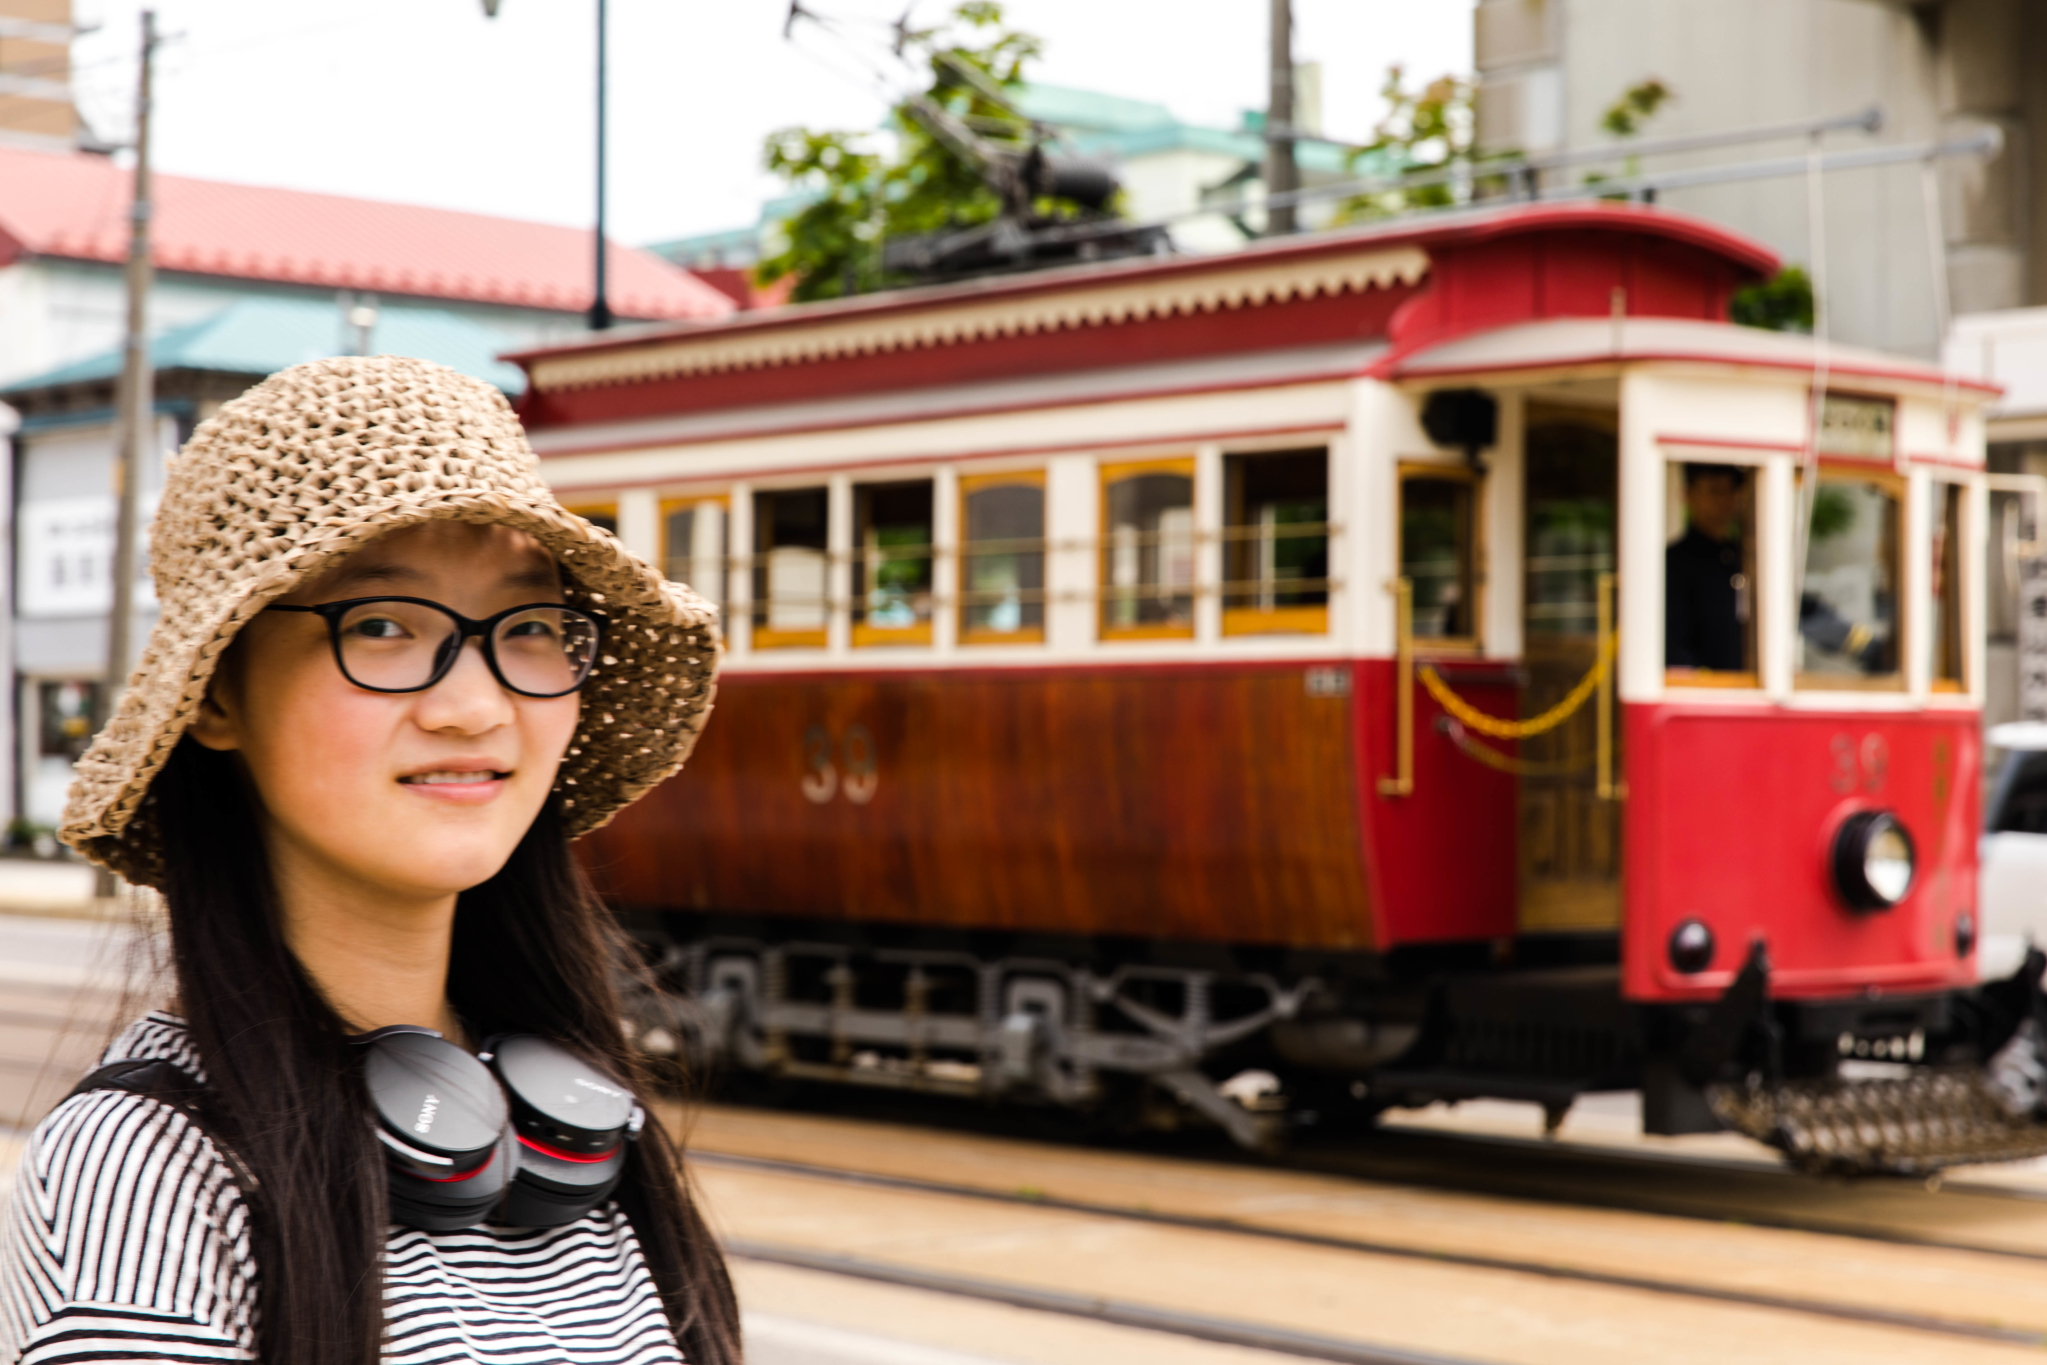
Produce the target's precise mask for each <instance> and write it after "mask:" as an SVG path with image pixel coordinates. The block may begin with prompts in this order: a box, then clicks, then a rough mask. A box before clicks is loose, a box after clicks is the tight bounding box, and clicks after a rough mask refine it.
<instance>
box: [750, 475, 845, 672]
mask: <svg viewBox="0 0 2047 1365" xmlns="http://www.w3.org/2000/svg"><path fill="white" fill-rule="evenodd" d="M792 493H821V494H823V495H824V506H825V543H824V546H823V547H822V548H821V549H820V550H819V551H818V553H819V554H821V555H822V556H823V557H824V572H825V577H824V597H823V599H822V603H821V606H822V610H823V614H824V623H823V624H822V625H819V626H816V627H814V628H808V627H806V628H794V627H776V626H770V625H768V624H767V613H768V612H769V611H771V610H773V608H774V597H773V595H772V594H769V593H766V592H764V591H762V589H763V588H764V587H766V584H767V573H768V556H769V555H770V554H771V553H773V551H774V550H775V549H776V548H777V547H775V546H773V545H769V546H768V547H767V548H766V549H762V548H761V535H762V533H763V530H764V528H768V527H771V526H772V525H773V522H772V520H771V519H767V518H763V517H762V516H761V502H762V500H763V499H773V498H778V497H785V496H787V495H789V494H792ZM747 497H748V499H749V500H750V504H751V505H750V506H749V507H748V509H747V510H748V512H749V513H750V516H749V521H750V523H751V526H750V530H751V534H752V543H751V544H750V545H749V546H748V547H747V554H746V573H747V589H748V592H747V602H746V621H747V648H748V649H749V650H781V649H819V650H821V649H826V648H828V647H829V646H830V644H831V633H832V616H833V613H834V611H835V610H836V604H835V603H834V602H833V601H832V558H833V556H832V547H831V525H832V486H831V484H829V483H791V484H783V485H770V486H767V487H761V486H758V485H756V486H754V487H752V488H749V489H748V490H747ZM805 548H807V547H805ZM755 575H759V579H758V581H756V578H755Z"/></svg>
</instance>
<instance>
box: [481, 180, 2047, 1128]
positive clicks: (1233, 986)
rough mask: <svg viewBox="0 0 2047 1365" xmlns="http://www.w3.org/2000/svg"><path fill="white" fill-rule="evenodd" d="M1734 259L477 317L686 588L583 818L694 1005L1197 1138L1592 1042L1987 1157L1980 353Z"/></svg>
mask: <svg viewBox="0 0 2047 1365" xmlns="http://www.w3.org/2000/svg"><path fill="white" fill-rule="evenodd" d="M1774 267H1775V261H1774V260H1773V259H1772V257H1771V256H1770V254H1769V253H1768V252H1767V251H1765V250H1764V249H1762V248H1760V247H1758V246H1757V245H1755V244H1754V243H1751V242H1748V241H1746V240H1743V239H1740V238H1737V237H1735V236H1733V235H1731V234H1729V233H1727V232H1725V231H1723V230H1721V229H1719V228H1717V227H1714V226H1711V225H1709V224H1706V223H1703V222H1699V221H1696V220H1691V219H1688V218H1685V217H1682V216H1678V215H1674V214H1668V213H1663V212H1659V211H1655V210H1651V209H1645V208H1636V207H1629V206H1619V205H1610V204H1596V205H1584V206H1569V207H1532V206H1523V207H1514V208H1499V209H1492V210H1484V211H1473V212H1467V213H1458V214H1453V215H1445V216H1441V217H1437V218H1432V219H1427V220H1422V221H1420V222H1418V223H1401V224H1395V225H1390V226H1380V227H1375V228H1370V229H1363V230H1358V231H1353V232H1341V233H1328V234H1319V235H1316V236H1312V237H1304V238H1298V239H1292V240H1286V241H1280V242H1274V243H1264V244H1260V245H1257V246H1254V247H1252V248H1250V249H1247V250H1246V251H1244V252H1241V253H1238V254H1235V255H1230V256H1223V257H1208V258H1198V259H1167V260H1155V261H1143V262H1136V263H1131V262H1118V263H1113V264H1105V265H1100V266H1094V267H1081V268H1073V269H1062V270H1056V271H1046V272H1042V273H1038V274H1032V275H1024V276H1016V277H1009V278H1000V279H992V280H982V281H977V282H973V283H968V284H961V285H952V286H944V287H938V288H932V289H920V290H908V291H903V292H899V293H893V294H885V295H879V296H873V297H868V298H861V299H855V300H850V301H846V302H841V303H834V304H824V305H812V306H804V307H795V308H787V309H781V310H776V311H772V312H768V313H761V314H752V315H741V316H739V317H737V318H734V319H730V320H726V321H722V322H718V323H712V324H704V325H685V326H681V327H666V328H661V329H658V330H650V331H639V332H632V333H623V334H618V335H614V336H607V337H605V338H603V339H599V340H595V341H592V342H589V343H585V344H580V345H575V346H570V347H564V348H558V349H553V350H548V351H542V352H533V353H529V354H526V355H523V356H520V357H518V358H519V359H520V361H521V363H523V364H524V365H525V367H526V369H527V371H528V373H529V375H530V378H531V387H530V390H529V392H528V394H527V397H526V399H525V400H524V405H523V409H522V411H523V415H524V417H525V420H526V422H527V424H528V427H529V429H530V431H531V432H532V435H533V439H534V443H535V447H536V449H537V450H538V451H539V452H540V453H541V455H542V459H543V465H544V468H545V470H546V473H547V475H548V477H549V478H550V480H551V481H552V482H553V483H554V484H555V486H556V487H557V488H558V489H559V490H560V491H561V493H562V496H563V497H564V500H565V501H567V502H568V503H569V504H570V505H571V506H572V507H576V508H578V509H579V510H583V511H585V512H586V513H587V514H589V515H592V516H593V517H609V518H611V519H612V524H614V525H615V526H616V527H617V531H618V534H619V535H620V536H621V538H622V539H623V540H624V541H625V542H626V543H627V544H628V545H629V546H631V547H633V548H636V549H638V550H640V551H641V552H643V553H645V554H647V555H648V556H649V557H653V558H657V559H659V560H662V561H664V562H665V563H666V564H667V565H668V566H669V572H670V573H671V575H672V576H675V577H678V578H683V579H686V580H688V581H690V582H692V583H693V584H694V585H695V586H697V587H698V588H699V590H701V591H705V592H707V593H709V594H710V595H712V596H713V597H715V598H717V599H718V600H719V601H720V602H721V603H722V604H723V606H724V608H725V613H726V640H727V656H726V663H725V666H724V670H723V674H722V682H721V691H720V695H719V701H718V712H717V716H716V719H715V721H714V723H713V724H712V725H711V726H710V727H709V729H708V731H707V733H706V736H705V738H704V740H703V741H702V744H701V746H700V748H699V750H698V752H697V753H696V755H695V756H694V757H693V758H692V760H691V762H690V765H689V767H688V768H687V769H686V770H685V771H684V772H683V773H682V774H681V775H680V776H679V777H677V778H675V779H673V780H672V781H670V782H669V783H667V784H666V785H665V786H663V787H662V788H660V789H659V790H657V791H656V792H655V793H653V794H652V795H651V796H649V797H648V798H647V799H646V800H644V801H643V802H641V803H640V805H639V806H637V807H636V808H635V809H634V810H633V811H631V812H629V813H628V814H627V815H626V816H624V817H622V818H621V819H620V820H619V821H618V822H616V823H615V824H614V825H613V826H611V827H610V828H608V829H606V830H604V831H602V832H601V833H600V834H599V835H597V836H595V837H593V839H592V840H590V841H589V842H590V858H589V863H590V866H591V869H592V871H593V872H594V874H595V875H596V876H597V878H598V880H599V883H600V885H601V886H602V887H603V888H604V890H605V891H606V893H607V894H608V895H609V896H610V897H611V898H612V899H613V901H614V902H615V903H616V904H617V905H618V906H619V907H620V908H621V911H622V912H623V913H625V914H626V915H627V916H628V917H629V919H630V921H631V922H632V923H633V924H634V926H635V927H636V928H637V930H638V931H639V932H640V933H641V934H642V936H643V938H644V940H645V941H646V942H647V943H648V945H649V947H650V951H652V952H653V953H655V955H656V956H657V958H658V960H659V962H660V964H661V966H662V969H663V971H664V972H665V974H666V980H667V981H668V983H669V984H670V985H671V986H672V987H673V989H674V990H675V991H676V992H677V994H678V995H679V996H681V997H683V998H684V999H686V1000H687V1001H688V1002H689V1011H688V1018H689V1020H690V1023H689V1026H688V1028H687V1029H686V1030H685V1031H686V1032H687V1033H688V1034H689V1038H688V1039H686V1040H685V1041H686V1042H688V1043H689V1045H691V1046H693V1047H696V1048H700V1049H702V1050H704V1051H706V1052H711V1053H716V1054H719V1055H722V1056H724V1057H726V1058H728V1059H730V1060H731V1061H733V1062H734V1063H736V1064H738V1065H741V1066H746V1067H755V1068H761V1069H766V1070H772V1071H777V1072H780V1073H783V1074H789V1075H798V1076H809V1077H820V1078H830V1079H837V1080H844V1081H849V1082H856V1083H869V1084H882V1085H898V1086H905V1087H915V1088H923V1089H932V1090H949V1091H958V1092H962V1093H972V1094H981V1095H997V1094H1012V1095H1016V1096H1019V1097H1024V1098H1029V1099H1034V1100H1038V1101H1049V1102H1056V1103H1062V1104H1069V1105H1075V1106H1080V1107H1092V1108H1097V1109H1102V1110H1104V1111H1115V1112H1120V1113H1126V1114H1127V1113H1134V1112H1139V1111H1142V1110H1144V1109H1146V1108H1147V1107H1149V1108H1151V1109H1152V1110H1156V1109H1157V1108H1158V1107H1159V1106H1160V1105H1161V1104H1164V1105H1167V1106H1170V1105H1174V1104H1177V1105H1184V1106H1190V1107H1191V1108H1192V1109H1194V1110H1196V1111H1199V1112H1201V1113H1203V1114H1205V1115H1206V1116H1207V1117H1209V1118H1211V1119H1213V1120H1215V1121H1217V1122H1219V1123H1221V1124H1223V1125H1224V1126H1225V1127H1227V1128H1229V1129H1230V1130H1231V1131H1232V1132H1233V1133H1234V1134H1236V1135H1237V1136H1238V1137H1239V1138H1241V1139H1243V1140H1245V1141H1262V1140H1265V1139H1266V1138H1268V1137H1270V1136H1271V1135H1272V1134H1273V1133H1274V1132H1275V1131H1276V1130H1277V1128H1278V1126H1279V1125H1281V1124H1282V1123H1283V1122H1284V1118H1285V1111H1286V1109H1287V1107H1288V1106H1289V1105H1291V1106H1292V1107H1293V1108H1294V1109H1295V1110H1296V1111H1298V1110H1300V1109H1303V1108H1309V1107H1312V1108H1314V1109H1315V1110H1317V1111H1318V1112H1322V1113H1325V1114H1326V1113H1328V1112H1330V1111H1331V1110H1332V1109H1333V1108H1340V1107H1342V1106H1344V1105H1346V1104H1354V1105H1356V1106H1360V1107H1362V1108H1364V1109H1365V1110H1367V1111H1369V1110H1373V1109H1376V1108H1378V1107H1382V1106H1385V1105H1389V1104H1409V1103H1418V1102H1423V1101H1426V1100H1430V1099H1435V1098H1458V1097H1466V1096H1481V1095H1492V1096H1504V1097H1510V1098H1525V1099H1533V1100H1536V1101H1538V1102H1541V1103H1543V1104H1544V1105H1545V1106H1547V1107H1548V1108H1549V1109H1550V1111H1551V1112H1552V1113H1553V1114H1561V1113H1562V1111H1563V1110H1564V1109H1565V1108H1566V1107H1568V1105H1569V1104H1570V1102H1571V1101H1572V1100H1573V1099H1574V1098H1575V1097H1576V1096H1577V1095H1579V1094H1582V1093H1585V1092H1587V1091H1590V1090H1599V1089H1612V1088H1625V1087H1632V1086H1637V1085H1640V1086H1643V1087H1644V1089H1645V1095H1646V1097H1647V1098H1646V1109H1645V1115H1646V1119H1647V1122H1648V1125H1649V1127H1650V1128H1651V1130H1652V1131H1661V1132H1678V1131H1690V1130H1694V1129H1697V1128H1700V1127H1705V1126H1711V1125H1713V1124H1715V1123H1717V1122H1734V1123H1736V1124H1738V1125H1741V1126H1744V1127H1747V1128H1749V1129H1750V1130H1751V1131H1754V1132H1756V1133H1757V1135H1759V1136H1764V1137H1770V1138H1773V1139H1774V1140H1777V1141H1779V1142H1780V1144H1781V1145H1784V1146H1786V1147H1787V1148H1790V1149H1792V1150H1793V1152H1794V1154H1795V1155H1799V1156H1800V1157H1801V1158H1802V1159H1806V1160H1809V1161H1815V1162H1825V1161H1834V1162H1836V1163H1841V1164H1857V1163H1863V1164H1891V1165H1906V1166H1910V1165H1938V1164H1940V1163H1941V1162H1943V1161H1947V1160H1953V1159H1957V1158H1958V1157H1960V1156H1964V1155H1970V1154H1976V1155H1982V1154H1994V1153H1997V1152H2005V1151H2011V1152H2016V1151H2019V1150H2032V1149H2033V1147H2032V1146H2029V1145H2028V1144H2032V1143H2033V1142H2034V1138H2033V1131H2034V1130H2033V1129H2032V1128H2031V1127H2030V1117H2029V1115H2028V1114H2027V1113H2026V1112H2025V1110H2026V1107H2027V1104H2028V1103H2029V1101H2028V1100H2027V1099H2026V1096H2025V1094H2024V1093H2023V1087H2019V1088H2017V1089H2015V1088H2014V1085H2012V1084H2007V1085H2005V1086H2003V1088H2001V1089H2000V1088H1999V1086H1998V1085H1996V1084H1993V1083H1991V1082H1990V1081H1988V1080H1986V1079H1985V1077H1987V1076H1988V1075H1989V1073H1988V1072H1986V1071H1985V1070H1984V1069H1983V1067H1984V1064H1985V1063H1986V1062H1988V1061H1989V1060H1990V1059H1991V1057H1992V1055H1993V1054H1997V1053H1998V1052H1999V1049H2000V1048H2002V1049H2004V1052H2003V1054H2002V1056H2003V1059H2004V1060H2005V1061H2006V1062H2009V1061H2010V1060H2011V1059H2012V1057H2013V1055H2014V1054H2013V1052H2012V1048H2013V1047H2014V1046H2023V1045H2025V1039H2026V1038H2030V1037H2031V1034H2030V1033H2026V1034H2024V1035H2023V1037H2021V1040H2020V1044H2016V1045H2014V1044H2012V1043H2011V1041H2010V1040H2011V1039H2012V1038H2013V1037H2014V1036H2017V1033H2018V1025H2019V1022H2020V1020H2021V1018H2022V1017H2025V1016H2026V1014H2027V1012H2028V1011H2030V1010H2033V1009H2034V996H2035V995H2036V994H2037V992H2036V990H2033V989H2032V988H2030V987H2029V986H2028V985H2027V980H2026V979H2025V978H2024V977H2023V975H2022V978H2020V979H2015V980H2014V981H2013V982H2011V983H2005V984H2004V985H2002V986H1994V987H1982V988H1979V987H1978V986H1977V983H1976V979H1975V976H1976V973H1975V964H1974V950H1975V936H1976V927H1975V926H1976V922H1977V918H1976V917H1977V915H1978V907H1977V903H1976V864H1975V857H1976V851H1975V841H1976V832H1977V829H1978V826H1979V820H1978V803H1979V789H1980V785H1981V777H1980V773H1981V757H1980V755H1981V745H1980V740H1979V708H1980V699H1981V696H1982V692H1983V686H1984V684H1983V677H1982V672H1983V650H1982V645H1981V641H1982V638H1983V628H1982V622H1983V612H1984V606H1983V588H1982V583H1981V574H1980V572H1979V567H1980V565H1981V563H1982V561H1983V554H1982V541H1983V537H1984V530H1983V527H1984V524H1985V506H1986V494H1985V491H1984V482H1983V476H1982V468H1983V440H1982V426H1981V420H1980V416H1979V409H1980V407H1981V405H1982V403H1983V402H1984V400H1985V399H1986V397H1987V396H1988V394H1987V391H1986V390H1985V389H1984V388H1982V387H1981V386H1978V385H1975V384H1973V383H1970V382H1968V381H1964V380H1959V379H1957V378H1955V377H1954V376H1952V375H1948V374H1944V373H1942V372H1941V371H1939V370H1938V369H1935V368H1932V367H1929V366H1926V365H1923V364H1920V363H1918V362H1915V361H1910V360H1902V359H1897V358H1893V357H1888V356H1881V355H1876V354H1871V353H1866V352H1860V351H1854V350H1851V349H1848V348H1844V347H1829V346H1825V345H1822V344H1819V343H1816V342H1815V341H1814V340H1813V339H1811V338H1808V337H1802V336H1789V335H1782V334H1775V333H1766V332H1759V331H1754V330H1749V329H1744V328H1739V327H1735V326H1732V325H1730V324H1729V323H1728V322H1727V321H1726V317H1727V310H1728V302H1729V298H1730V295H1731V293H1732V291H1733V290H1734V289H1736V288H1737V287H1739V286H1740V285H1741V284H1743V283H1745V282H1748V281H1752V280H1755V279H1758V278H1761V277H1763V276H1765V275H1767V274H1768V273H1769V272H1770V271H1772V270H1773V269H1774ZM2029 965H2030V966H2031V968H2032V972H2031V978H2030V980H2032V981H2037V978H2038V974H2039V973H2038V965H2039V964H2037V963H2033V964H2029ZM654 1041H655V1042H657V1043H660V1044H663V1045H672V1044H673V1040H672V1039H669V1038H666V1037H662V1038H656V1039H655V1040H654ZM1844 1065H1846V1066H1847V1068H1848V1074H1846V1075H1844V1072H1843V1066H1844ZM1872 1065H1874V1066H1878V1067H1879V1068H1881V1067H1888V1068H1890V1069H1891V1070H1892V1071H1894V1072H1896V1073H1897V1074H1893V1075H1887V1076H1882V1077H1867V1076H1858V1075H1856V1074H1855V1073H1856V1072H1857V1069H1858V1068H1861V1069H1863V1070H1867V1069H1868V1067H1869V1066H1872ZM2006 1069H2007V1070H2009V1067H2007V1068H2006ZM1247 1076H1260V1077H1263V1076H1269V1077H1271V1078H1272V1079H1273V1080H1275V1081H1276V1082H1277V1084H1278V1090H1277V1092H1276V1093H1274V1092H1272V1090H1271V1086H1270V1084H1261V1085H1254V1084H1251V1083H1249V1082H1248V1081H1247V1080H1246V1077H1247ZM1232 1077H1235V1078H1237V1079H1236V1082H1235V1083H1234V1084H1232V1083H1231V1082H1230V1078H1232ZM1709 1096H1710V1097H1711V1098H1712V1100H1713V1105H1714V1110H1715V1112H1708V1104H1707V1101H1708V1098H1709ZM1958 1096H1959V1098H1957V1097H1958ZM1871 1104H1876V1105H1879V1106H1880V1107H1882V1108H1883V1112H1884V1114H1885V1115H1886V1116H1888V1118H1889V1119H1891V1120H1893V1122H1891V1125H1890V1127H1889V1128H1888V1129H1886V1130H1885V1132H1884V1133H1883V1134H1882V1135H1879V1136H1877V1137H1870V1136H1869V1135H1868V1132H1869V1130H1868V1126H1867V1125H1863V1126H1862V1127H1861V1128H1857V1127H1856V1124H1857V1123H1858V1121H1859V1120H1860V1119H1861V1118H1863V1117H1866V1116H1867V1111H1868V1106H1870V1105H1871ZM1957 1106H1974V1108H1973V1109H1971V1110H1970V1112H1971V1113H1973V1114H1976V1115H1977V1118H1975V1119H1973V1120H1970V1121H1969V1122H1966V1123H1965V1122H1963V1121H1961V1120H1959V1119H1957V1118H1956V1117H1955V1114H1956V1113H1957V1112H1958V1111H1957ZM1986 1106H1988V1107H1987V1108H1986ZM1993 1110H1994V1111H1995V1112H1994V1113H1993V1112H1992V1111H1993ZM1900 1123H1902V1124H1903V1125H1904V1127H1902V1128H1900V1127H1899V1124H1900ZM1972 1123H1973V1124H1974V1126H1973V1127H1972V1126H1971V1124H1972ZM1915 1125H1916V1126H1915ZM1929 1125H1931V1126H1929ZM1943 1125H1944V1126H1943ZM1936 1129H1938V1130H1939V1131H1938V1132H1937V1133H1936V1131H1935V1130H1936ZM1907 1130H1909V1131H1907ZM1858 1133H1860V1134H1861V1135H1860V1136H1857V1135H1856V1134H1858ZM1942 1134H1945V1136H1942Z"/></svg>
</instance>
